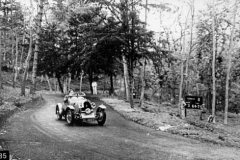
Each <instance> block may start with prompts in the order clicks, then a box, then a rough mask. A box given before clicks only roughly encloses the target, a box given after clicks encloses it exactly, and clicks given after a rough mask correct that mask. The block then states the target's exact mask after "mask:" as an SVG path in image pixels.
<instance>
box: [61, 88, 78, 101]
mask: <svg viewBox="0 0 240 160" xmlns="http://www.w3.org/2000/svg"><path fill="white" fill-rule="evenodd" d="M74 94H75V93H74V91H73V90H72V89H70V91H69V93H68V94H67V95H65V97H64V98H63V101H64V102H65V103H67V101H68V98H71V97H72V96H73V95H74Z"/></svg>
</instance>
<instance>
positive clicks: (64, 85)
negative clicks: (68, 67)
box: [63, 76, 68, 94]
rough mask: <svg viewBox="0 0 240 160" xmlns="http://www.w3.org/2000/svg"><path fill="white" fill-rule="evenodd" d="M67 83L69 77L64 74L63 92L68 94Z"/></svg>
mask: <svg viewBox="0 0 240 160" xmlns="http://www.w3.org/2000/svg"><path fill="white" fill-rule="evenodd" d="M67 85H68V78H67V76H64V78H63V93H64V94H67Z"/></svg>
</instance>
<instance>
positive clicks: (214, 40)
mask: <svg viewBox="0 0 240 160" xmlns="http://www.w3.org/2000/svg"><path fill="white" fill-rule="evenodd" d="M212 7H213V11H212V13H213V15H212V20H213V23H212V32H213V60H212V80H213V83H212V84H213V86H212V96H213V97H212V116H213V123H215V104H216V103H215V102H216V77H215V58H216V35H215V8H214V0H213V6H212Z"/></svg>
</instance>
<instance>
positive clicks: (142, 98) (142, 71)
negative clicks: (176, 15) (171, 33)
mask: <svg viewBox="0 0 240 160" xmlns="http://www.w3.org/2000/svg"><path fill="white" fill-rule="evenodd" d="M147 6H148V0H146V6H145V23H146V24H145V27H147V14H148V10H147ZM145 65H146V60H145V58H143V60H142V68H141V82H142V84H141V85H142V88H141V96H140V107H141V108H142V107H143V103H144V92H145Z"/></svg>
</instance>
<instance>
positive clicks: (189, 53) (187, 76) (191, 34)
mask: <svg viewBox="0 0 240 160" xmlns="http://www.w3.org/2000/svg"><path fill="white" fill-rule="evenodd" d="M191 16H192V18H191V26H190V43H189V52H188V55H187V62H186V93H187V94H188V93H189V75H188V68H189V59H190V55H191V53H192V42H193V22H194V0H193V1H192V4H191Z"/></svg>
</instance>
